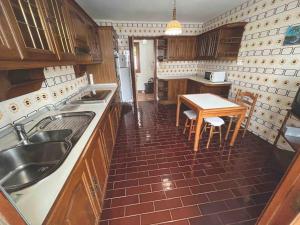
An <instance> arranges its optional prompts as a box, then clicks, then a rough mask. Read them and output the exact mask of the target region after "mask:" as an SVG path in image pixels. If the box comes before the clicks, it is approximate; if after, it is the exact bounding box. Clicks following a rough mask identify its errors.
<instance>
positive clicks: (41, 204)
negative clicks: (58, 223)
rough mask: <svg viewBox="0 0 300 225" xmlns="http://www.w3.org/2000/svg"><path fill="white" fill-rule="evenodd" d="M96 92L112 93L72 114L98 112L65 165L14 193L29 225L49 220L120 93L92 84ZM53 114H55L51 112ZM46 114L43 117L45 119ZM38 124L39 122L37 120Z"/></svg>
mask: <svg viewBox="0 0 300 225" xmlns="http://www.w3.org/2000/svg"><path fill="white" fill-rule="evenodd" d="M91 87H95V88H97V89H106V90H107V89H110V90H112V93H111V94H110V96H109V97H108V101H107V102H106V103H97V104H82V105H79V107H78V108H77V109H76V110H72V111H71V112H80V111H92V112H95V114H96V115H95V117H94V118H93V120H92V121H91V123H90V124H89V126H88V127H87V129H86V130H85V132H84V133H83V135H82V136H81V138H80V139H79V140H78V142H77V143H76V144H75V145H74V146H73V148H72V150H71V152H70V153H69V155H68V157H67V158H66V159H65V161H64V162H63V163H62V165H61V166H60V167H59V168H58V169H57V170H56V171H55V172H54V173H52V174H51V175H49V176H48V177H46V178H44V179H42V180H41V181H39V182H38V183H36V184H34V185H32V186H30V187H28V188H25V189H23V190H21V191H18V192H14V193H12V194H11V196H12V198H13V199H14V200H15V204H16V206H17V207H18V209H19V210H20V212H21V213H22V214H23V215H24V217H25V218H26V220H27V221H28V222H29V224H30V225H41V224H42V223H43V221H44V219H45V218H46V216H47V214H48V212H49V210H50V209H51V207H52V205H53V203H54V202H55V200H56V198H57V196H58V194H59V192H60V191H61V189H62V187H63V185H64V184H65V182H66V180H67V178H68V176H69V175H70V173H71V171H72V169H73V167H74V166H75V164H76V162H77V160H78V159H79V157H80V155H81V153H82V151H83V150H84V147H85V145H86V144H87V142H88V140H89V139H90V136H91V135H92V133H93V131H94V129H95V127H96V126H97V124H98V122H99V120H100V118H101V116H102V115H103V112H104V111H105V109H106V107H107V105H108V103H109V101H110V99H111V98H112V96H113V94H114V93H115V91H116V90H117V84H98V85H92V86H91ZM54 112H55V113H65V112H68V111H65V110H64V111H54ZM52 114H53V112H52ZM46 116H47V115H43V117H46ZM37 121H38V120H37Z"/></svg>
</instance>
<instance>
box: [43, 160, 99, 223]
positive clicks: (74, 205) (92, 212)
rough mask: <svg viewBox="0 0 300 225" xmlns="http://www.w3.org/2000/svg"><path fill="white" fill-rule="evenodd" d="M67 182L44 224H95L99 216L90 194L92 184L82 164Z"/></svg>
mask: <svg viewBox="0 0 300 225" xmlns="http://www.w3.org/2000/svg"><path fill="white" fill-rule="evenodd" d="M67 182H68V183H67V185H66V187H64V190H63V193H62V194H61V196H60V197H59V199H58V202H57V204H56V205H55V208H54V210H53V211H52V213H51V215H50V217H49V219H48V220H47V222H46V224H49V225H65V224H68V225H77V224H78V225H79V224H85V225H95V224H97V223H98V222H99V214H98V212H97V209H96V206H95V202H94V199H95V197H94V196H93V194H92V193H93V190H92V183H91V182H90V179H89V174H88V171H87V169H86V167H85V165H84V164H83V163H80V165H78V166H77V168H76V169H75V170H74V171H73V173H72V175H71V177H70V179H69V180H68V181H67Z"/></svg>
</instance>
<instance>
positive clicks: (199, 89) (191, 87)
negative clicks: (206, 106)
mask: <svg viewBox="0 0 300 225" xmlns="http://www.w3.org/2000/svg"><path fill="white" fill-rule="evenodd" d="M230 86H231V85H228V84H211V85H208V84H205V83H201V82H197V81H193V80H188V85H187V87H188V88H187V93H188V94H202V93H211V94H215V95H219V96H221V97H224V98H228V95H229V90H230Z"/></svg>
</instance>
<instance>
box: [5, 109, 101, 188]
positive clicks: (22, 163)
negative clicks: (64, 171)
mask: <svg viewBox="0 0 300 225" xmlns="http://www.w3.org/2000/svg"><path fill="white" fill-rule="evenodd" d="M94 116H95V113H94V112H89V111H87V112H70V113H61V114H57V115H53V116H48V117H46V118H44V119H42V120H41V121H40V122H38V123H37V124H36V125H35V126H34V127H33V128H32V129H31V130H30V131H29V132H28V133H29V144H26V145H19V146H16V147H13V148H10V149H6V150H2V151H0V185H2V186H3V187H4V188H5V189H6V190H7V191H9V192H13V191H17V190H20V189H22V188H25V187H28V186H30V185H32V184H34V183H36V182H38V181H40V180H42V179H43V178H45V177H46V176H48V175H50V174H51V173H52V172H54V171H55V170H56V169H57V168H58V167H59V166H60V165H61V164H62V163H63V161H64V160H65V159H66V157H67V156H68V154H69V153H70V151H71V150H72V148H73V146H74V145H75V144H76V142H77V141H78V140H79V138H80V137H81V135H82V134H83V133H84V131H85V130H86V128H87V126H88V125H89V123H90V122H91V121H92V119H93V118H94Z"/></svg>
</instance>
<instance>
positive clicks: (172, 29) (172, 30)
mask: <svg viewBox="0 0 300 225" xmlns="http://www.w3.org/2000/svg"><path fill="white" fill-rule="evenodd" d="M181 33H182V26H181V23H180V22H179V21H177V20H176V0H174V8H173V19H172V20H171V21H170V22H169V23H168V24H167V29H166V32H165V34H166V35H179V34H181Z"/></svg>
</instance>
